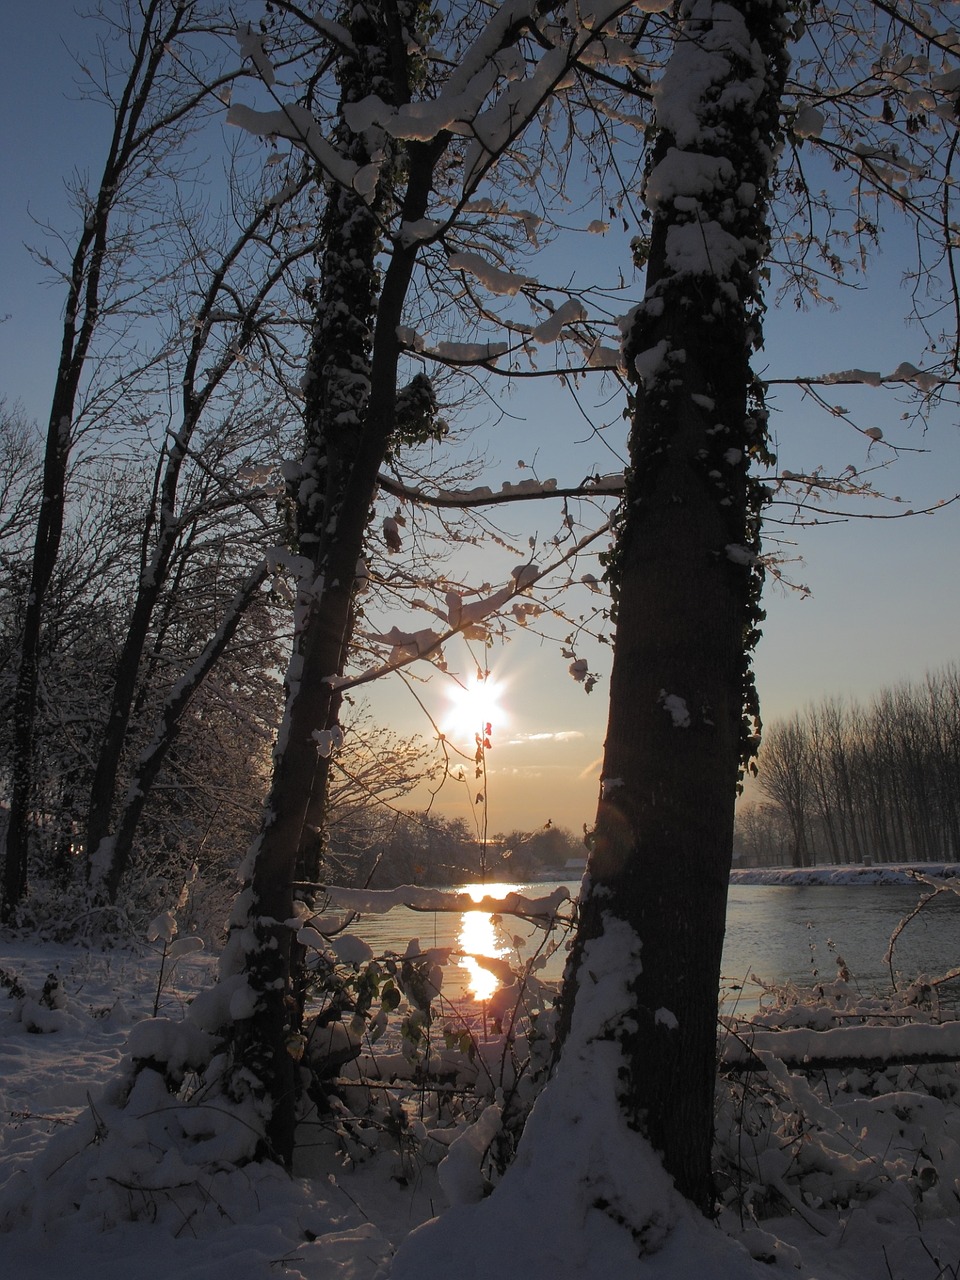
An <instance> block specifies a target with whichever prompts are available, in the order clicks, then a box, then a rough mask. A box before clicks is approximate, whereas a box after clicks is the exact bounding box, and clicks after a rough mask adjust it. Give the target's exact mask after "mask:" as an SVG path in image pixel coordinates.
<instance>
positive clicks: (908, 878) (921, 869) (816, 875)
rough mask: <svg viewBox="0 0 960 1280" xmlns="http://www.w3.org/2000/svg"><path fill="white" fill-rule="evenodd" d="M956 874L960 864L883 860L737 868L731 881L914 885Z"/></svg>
mask: <svg viewBox="0 0 960 1280" xmlns="http://www.w3.org/2000/svg"><path fill="white" fill-rule="evenodd" d="M955 876H960V863H952V862H924V863H883V864H882V865H880V866H872V865H869V864H856V865H848V866H822V867H737V868H735V869H734V870H733V871H731V872H730V883H731V884H789V885H818V884H821V885H840V884H844V885H857V884H864V885H872V884H889V885H903V884H916V883H917V882H918V880H921V881H923V882H926V881H942V880H949V879H952V878H953V877H955Z"/></svg>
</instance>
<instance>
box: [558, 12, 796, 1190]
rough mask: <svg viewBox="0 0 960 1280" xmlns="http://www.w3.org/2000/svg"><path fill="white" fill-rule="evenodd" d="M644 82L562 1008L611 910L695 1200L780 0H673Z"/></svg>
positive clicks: (748, 619)
mask: <svg viewBox="0 0 960 1280" xmlns="http://www.w3.org/2000/svg"><path fill="white" fill-rule="evenodd" d="M681 19H682V26H681V29H680V31H679V33H678V36H677V40H676V44H675V47H674V52H673V54H672V55H671V60H670V62H669V63H668V65H667V68H666V69H665V72H664V75H663V78H662V80H661V82H660V83H659V85H658V86H657V88H656V90H655V102H656V108H657V134H656V138H655V142H654V148H653V153H652V157H651V162H650V167H649V170H648V173H647V178H646V189H645V199H646V203H647V207H648V209H649V210H650V213H651V214H652V225H651V226H650V234H649V241H648V242H647V243H646V244H644V245H643V246H642V248H643V250H644V251H646V252H648V254H649V257H648V265H647V281H646V289H645V296H644V301H643V302H642V303H641V305H640V306H639V308H638V309H637V311H636V313H635V315H634V316H633V319H632V323H631V326H630V329H629V331H628V333H627V335H626V341H625V353H626V362H627V367H628V369H629V370H630V371H631V372H632V373H633V374H634V376H635V377H636V378H637V380H638V383H637V388H636V393H635V397H634V400H633V405H632V428H631V433H630V469H629V472H628V485H627V492H626V495H625V500H624V507H623V512H622V519H621V523H620V527H619V531H618V536H617V540H616V546H615V549H614V551H613V553H612V556H611V561H610V564H609V567H608V577H609V578H610V581H611V584H612V586H613V590H614V598H615V605H616V615H617V616H616V623H617V628H616V641H615V650H614V666H613V673H612V677H611V688H610V714H609V722H608V732H607V740H606V748H605V754H604V763H603V774H602V777H603V782H602V787H603V791H602V797H601V801H600V805H599V811H598V815H597V825H596V829H595V833H594V838H593V847H592V852H591V856H590V861H589V866H588V874H589V880H588V888H587V890H586V893H585V897H584V900H583V903H582V913H581V921H580V928H579V933H578V938H577V943H576V947H575V951H574V961H573V964H572V965H571V968H570V971H569V976H568V979H567V984H566V989H565V991H564V1001H563V1011H564V1012H563V1019H562V1022H561V1027H562V1028H563V1027H568V1026H569V1020H570V1017H571V1016H572V1007H573V1004H574V1001H575V1000H576V999H580V998H583V999H589V975H588V974H585V973H583V972H582V971H581V970H580V969H579V968H578V967H577V965H576V960H577V956H578V955H579V954H580V953H581V952H582V949H583V947H584V945H585V943H586V942H587V941H588V940H589V939H590V938H592V937H596V936H599V935H600V934H602V933H603V932H604V930H605V928H606V927H607V925H608V923H609V922H610V921H612V920H625V921H626V922H627V923H628V924H629V925H630V926H631V927H632V928H633V930H634V931H635V932H636V934H637V936H638V938H639V942H640V947H641V950H640V961H641V965H642V973H641V974H640V976H639V977H638V978H637V980H636V982H635V984H634V986H633V990H632V995H633V1007H631V1008H630V1009H626V1010H624V1011H623V1017H622V1020H621V1022H620V1025H619V1028H618V1031H617V1035H618V1038H619V1039H620V1041H621V1043H622V1045H623V1048H624V1052H625V1061H626V1073H625V1078H623V1079H621V1081H620V1089H621V1102H622V1106H623V1108H624V1110H625V1112H626V1113H627V1115H628V1116H629V1118H630V1120H631V1122H632V1123H634V1124H635V1125H636V1126H637V1127H638V1128H639V1129H640V1130H641V1131H642V1132H644V1133H645V1135H646V1136H647V1137H648V1138H649V1139H650V1141H651V1142H652V1144H653V1146H654V1147H655V1148H657V1149H658V1150H659V1151H660V1152H661V1153H662V1156H663V1160H664V1164H665V1166H666V1168H667V1170H668V1172H669V1173H671V1174H672V1175H673V1177H674V1179H675V1180H676V1183H677V1185H678V1187H679V1189H680V1190H681V1191H682V1192H683V1193H684V1194H685V1195H686V1196H687V1197H688V1198H690V1199H691V1200H693V1201H694V1202H695V1203H696V1204H697V1205H699V1206H700V1207H701V1208H702V1209H703V1210H704V1211H709V1210H710V1209H711V1208H712V1203H713V1186H712V1179H711V1146H712V1138H713V1105H714V1102H713V1095H714V1078H715V1065H716V1018H717V1002H718V989H719V974H720V958H721V951H722V947H723V935H724V921H725V913H726V898H727V882H728V877H729V871H730V865H731V860H732V845H733V813H734V803H735V800H736V794H737V788H738V781H739V778H740V774H741V770H742V768H743V766H744V762H745V761H746V760H747V759H749V757H750V755H751V754H752V752H753V749H754V747H755V744H756V735H757V732H758V728H759V722H758V719H757V708H756V702H755V697H754V690H753V683H752V678H751V674H750V667H749V655H750V650H751V648H752V646H753V644H754V642H755V640H756V638H757V636H758V634H759V632H758V625H759V622H760V620H761V616H762V615H761V614H760V609H759V593H760V585H761V567H760V562H759V559H758V556H759V514H760V506H761V504H762V496H763V495H762V493H761V491H760V489H759V487H758V486H757V485H756V483H755V482H754V481H752V480H751V479H750V477H749V474H748V468H749V464H750V461H751V459H752V458H754V457H760V456H763V455H764V454H765V451H766V428H765V424H766V414H765V412H764V408H763V401H762V394H761V391H760V389H759V387H758V386H757V384H756V382H755V380H754V378H753V375H752V373H751V369H750V358H751V354H752V352H753V350H754V349H755V348H756V347H757V346H758V345H759V341H760V314H761V311H762V301H761V297H760V285H759V269H760V267H761V264H762V261H763V256H764V252H765V248H766V244H767V229H766V208H767V196H768V187H769V181H770V174H771V172H772V168H773V163H774V156H775V152H776V147H777V140H778V119H779V104H780V97H781V93H782V87H783V78H784V75H785V67H786V54H785V41H786V24H785V20H784V9H783V6H782V4H781V3H780V0H741V2H740V3H737V4H736V5H731V4H727V3H714V2H713V0H687V2H686V3H685V4H684V6H683V9H682V14H681Z"/></svg>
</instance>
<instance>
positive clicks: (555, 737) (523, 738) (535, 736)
mask: <svg viewBox="0 0 960 1280" xmlns="http://www.w3.org/2000/svg"><path fill="white" fill-rule="evenodd" d="M584 736H585V735H584V734H582V733H581V732H580V731H579V729H561V730H560V732H559V733H518V734H517V735H516V736H515V737H513V738H511V739H510V741H509V742H508V743H507V746H508V747H522V746H523V745H524V743H527V742H573V741H575V740H576V739H577V738H583V737H584Z"/></svg>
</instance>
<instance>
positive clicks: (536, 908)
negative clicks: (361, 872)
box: [324, 884, 570, 920]
mask: <svg viewBox="0 0 960 1280" xmlns="http://www.w3.org/2000/svg"><path fill="white" fill-rule="evenodd" d="M324 892H325V893H326V894H327V896H328V897H329V899H330V904H331V906H334V907H339V908H341V909H342V910H346V911H351V912H355V913H357V914H360V915H383V914H384V912H387V911H392V910H393V908H394V907H409V908H410V909H411V910H413V911H446V912H451V913H459V912H463V911H486V912H488V913H495V914H498V915H514V916H522V917H523V918H524V919H527V920H530V919H552V918H553V916H555V915H556V913H557V911H558V910H559V908H560V907H561V906H562V905H563V903H564V902H568V901H569V899H570V894H569V892H568V890H567V889H565V888H559V889H554V891H553V892H552V893H550V894H547V895H546V896H545V897H540V898H528V897H526V896H525V895H524V894H522V893H517V892H513V893H508V894H506V895H505V896H504V897H497V896H496V895H491V896H488V897H484V898H482V899H481V900H480V901H479V902H478V901H477V899H476V898H475V897H474V896H473V895H472V894H470V893H461V892H457V891H456V890H450V889H426V888H423V887H421V886H419V885H412V884H403V885H400V886H398V887H397V888H396V889H347V888H343V887H341V886H340V885H327V886H325V889H324Z"/></svg>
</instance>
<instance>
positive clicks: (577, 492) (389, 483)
mask: <svg viewBox="0 0 960 1280" xmlns="http://www.w3.org/2000/svg"><path fill="white" fill-rule="evenodd" d="M378 483H379V484H380V487H381V488H382V489H383V490H384V491H385V492H386V493H389V494H391V495H392V496H393V497H395V498H404V499H406V500H407V501H409V502H416V503H420V504H422V505H424V506H428V507H456V508H458V509H463V508H467V507H495V506H501V505H503V504H504V503H508V502H527V501H531V500H533V501H535V500H537V499H541V498H596V497H605V496H606V497H619V496H620V494H622V493H623V490H624V486H625V483H626V481H625V478H624V474H623V472H622V471H617V472H613V473H611V474H610V475H603V476H601V475H595V476H588V477H587V478H586V479H585V480H584V481H582V482H581V483H580V484H577V485H569V486H566V487H564V488H561V487H559V486H558V485H557V482H556V480H521V481H519V482H518V483H516V484H511V483H510V481H509V480H504V482H503V483H502V485H501V486H500V489H499V490H497V491H494V490H493V489H491V488H490V487H489V485H477V486H475V487H474V488H472V489H438V490H437V491H436V492H435V493H427V492H426V491H425V490H423V489H418V488H414V487H412V486H410V485H405V484H402V483H401V482H400V481H399V480H395V479H393V478H392V477H391V476H385V475H380V476H379V477H378Z"/></svg>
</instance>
